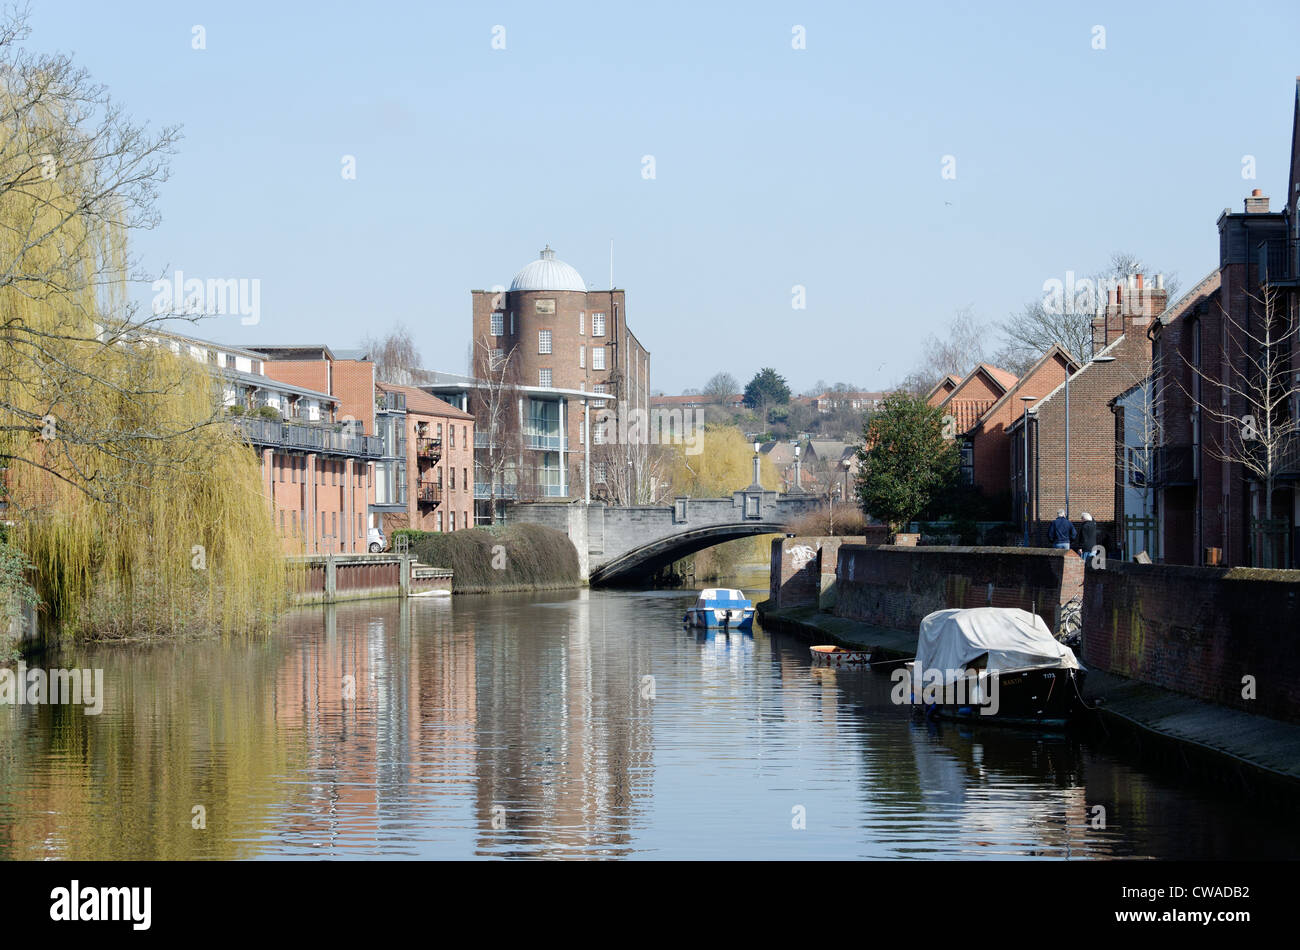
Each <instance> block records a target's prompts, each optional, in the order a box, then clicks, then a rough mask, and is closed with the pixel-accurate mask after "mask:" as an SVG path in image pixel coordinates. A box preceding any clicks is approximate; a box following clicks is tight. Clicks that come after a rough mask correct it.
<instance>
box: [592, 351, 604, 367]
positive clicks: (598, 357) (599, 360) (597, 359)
mask: <svg viewBox="0 0 1300 950" xmlns="http://www.w3.org/2000/svg"><path fill="white" fill-rule="evenodd" d="M591 368H592V369H604V368H605V348H604V347H603V346H593V347H592V348H591Z"/></svg>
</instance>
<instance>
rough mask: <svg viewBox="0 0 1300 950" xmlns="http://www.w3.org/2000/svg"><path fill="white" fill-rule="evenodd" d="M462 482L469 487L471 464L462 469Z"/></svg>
mask: <svg viewBox="0 0 1300 950" xmlns="http://www.w3.org/2000/svg"><path fill="white" fill-rule="evenodd" d="M460 483H461V484H462V485H464V486H465V487H466V488H467V489H468V488H469V466H468V465H467V466H465V467H464V468H462V469H461V470H460Z"/></svg>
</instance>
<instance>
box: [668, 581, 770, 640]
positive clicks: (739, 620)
mask: <svg viewBox="0 0 1300 950" xmlns="http://www.w3.org/2000/svg"><path fill="white" fill-rule="evenodd" d="M682 622H683V623H684V624H686V625H687V626H688V627H705V628H709V629H714V628H718V629H721V628H725V629H729V630H748V629H749V628H750V627H751V626H752V625H753V623H754V605H753V603H752V602H751V601H749V600H748V599H747V598H746V597H745V595H744V594H743V593H741V592H740V591H738V590H735V589H734V588H729V587H709V588H706V589H705V590H702V591H700V596H699V599H697V600H696V601H695V606H694V607H689V608H687V610H686V616H684V617H683V618H682Z"/></svg>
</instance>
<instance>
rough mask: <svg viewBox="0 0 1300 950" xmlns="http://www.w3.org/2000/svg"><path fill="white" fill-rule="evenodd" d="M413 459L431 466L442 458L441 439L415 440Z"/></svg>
mask: <svg viewBox="0 0 1300 950" xmlns="http://www.w3.org/2000/svg"><path fill="white" fill-rule="evenodd" d="M415 457H416V458H417V459H419V460H420V461H421V462H428V463H430V464H433V463H435V462H437V461H439V460H440V459H441V458H442V439H416V441H415Z"/></svg>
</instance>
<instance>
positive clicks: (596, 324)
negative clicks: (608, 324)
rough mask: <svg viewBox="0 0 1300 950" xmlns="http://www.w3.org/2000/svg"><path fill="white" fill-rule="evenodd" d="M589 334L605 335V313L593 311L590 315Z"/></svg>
mask: <svg viewBox="0 0 1300 950" xmlns="http://www.w3.org/2000/svg"><path fill="white" fill-rule="evenodd" d="M591 335H592V336H604V335H605V315H604V314H603V313H593V314H592V315H591Z"/></svg>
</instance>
